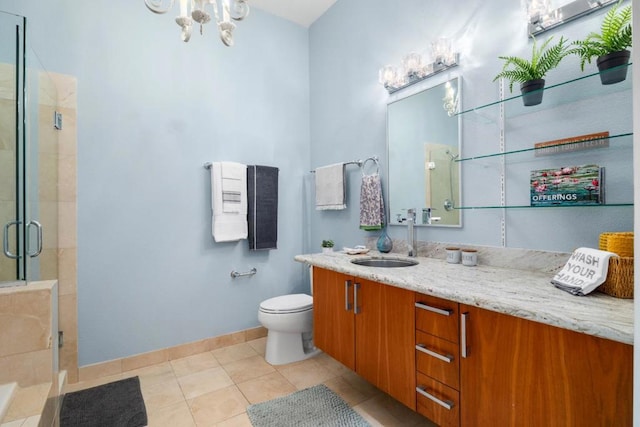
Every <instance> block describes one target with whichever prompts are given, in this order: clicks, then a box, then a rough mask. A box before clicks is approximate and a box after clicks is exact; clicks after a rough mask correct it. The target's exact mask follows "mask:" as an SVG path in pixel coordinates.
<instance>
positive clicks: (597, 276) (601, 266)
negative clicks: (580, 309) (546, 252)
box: [551, 248, 617, 296]
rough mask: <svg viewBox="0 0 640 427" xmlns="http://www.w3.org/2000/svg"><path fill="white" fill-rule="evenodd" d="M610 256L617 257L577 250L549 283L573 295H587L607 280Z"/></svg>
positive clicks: (594, 250)
mask: <svg viewBox="0 0 640 427" xmlns="http://www.w3.org/2000/svg"><path fill="white" fill-rule="evenodd" d="M612 256H617V255H616V254H614V253H613V252H607V251H600V250H597V249H591V248H578V249H576V250H575V251H574V252H573V254H571V257H569V260H568V261H567V263H566V264H565V265H564V267H563V268H562V270H560V271H559V272H558V273H557V274H556V275H555V276H554V277H553V279H551V283H552V284H554V285H555V286H556V287H557V288H559V289H562V290H563V291H567V292H570V293H572V294H573V295H580V296H584V295H587V294H588V293H589V292H591V291H593V290H595V289H596V288H597V287H598V286H600V285H601V284H603V283H604V281H605V280H606V279H607V272H608V270H609V258H611V257H612Z"/></svg>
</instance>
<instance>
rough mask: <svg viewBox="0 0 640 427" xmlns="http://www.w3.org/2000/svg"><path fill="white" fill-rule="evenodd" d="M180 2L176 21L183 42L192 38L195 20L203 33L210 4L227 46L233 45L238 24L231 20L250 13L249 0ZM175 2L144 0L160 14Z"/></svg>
mask: <svg viewBox="0 0 640 427" xmlns="http://www.w3.org/2000/svg"><path fill="white" fill-rule="evenodd" d="M165 2H166V3H167V4H166V5H165ZM178 2H179V5H180V10H179V13H180V14H179V15H178V16H177V17H176V23H177V24H178V25H179V26H180V27H181V28H182V33H181V35H182V41H183V42H188V41H189V39H190V38H191V32H192V30H193V23H194V22H196V23H198V24H200V34H202V26H203V25H204V24H206V23H208V22H209V21H211V14H210V13H209V12H208V11H207V10H206V6H207V5H208V4H211V5H213V17H214V18H215V22H216V25H217V27H218V33H219V34H220V39H222V42H223V43H224V44H225V45H226V46H233V30H234V29H235V28H236V24H234V23H233V22H231V20H234V21H242V20H243V19H244V18H246V17H247V15H248V14H249V4H248V3H247V0H178ZM174 3H175V0H144V4H145V6H147V8H148V9H149V10H150V11H151V12H153V13H158V14H163V13H167V12H168V11H169V10H170V9H171V8H172V7H173V4H174ZM218 3H220V4H218ZM220 12H222V19H220Z"/></svg>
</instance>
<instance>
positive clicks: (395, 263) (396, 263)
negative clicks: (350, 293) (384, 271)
mask: <svg viewBox="0 0 640 427" xmlns="http://www.w3.org/2000/svg"><path fill="white" fill-rule="evenodd" d="M351 262H352V263H353V264H357V265H364V266H365V267H382V268H392V267H411V266H412V265H418V261H414V260H411V259H396V258H362V259H352V260H351Z"/></svg>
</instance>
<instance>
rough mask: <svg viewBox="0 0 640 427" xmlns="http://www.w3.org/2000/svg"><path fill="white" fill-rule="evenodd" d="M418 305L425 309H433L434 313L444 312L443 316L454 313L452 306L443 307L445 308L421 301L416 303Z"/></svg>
mask: <svg viewBox="0 0 640 427" xmlns="http://www.w3.org/2000/svg"><path fill="white" fill-rule="evenodd" d="M416 307H418V308H421V309H423V310H427V311H431V312H433V313H438V314H442V315H443V316H450V315H451V313H453V310H451V309H450V308H444V309H443V308H437V307H431V306H430V305H426V304H422V303H420V302H417V303H416Z"/></svg>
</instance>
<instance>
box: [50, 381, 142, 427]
mask: <svg viewBox="0 0 640 427" xmlns="http://www.w3.org/2000/svg"><path fill="white" fill-rule="evenodd" d="M146 425H147V410H146V408H145V406H144V399H143V398H142V393H141V392H140V380H139V379H138V377H133V378H127V379H125V380H120V381H115V382H112V383H109V384H104V385H101V386H97V387H92V388H88V389H85V390H80V391H76V392H73V393H67V394H66V395H65V396H64V399H63V400H62V408H61V409H60V427H116V426H117V427H142V426H146Z"/></svg>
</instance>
